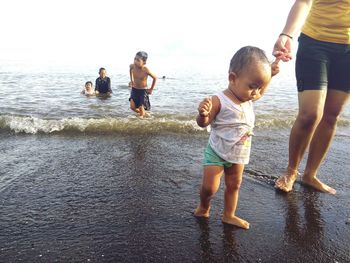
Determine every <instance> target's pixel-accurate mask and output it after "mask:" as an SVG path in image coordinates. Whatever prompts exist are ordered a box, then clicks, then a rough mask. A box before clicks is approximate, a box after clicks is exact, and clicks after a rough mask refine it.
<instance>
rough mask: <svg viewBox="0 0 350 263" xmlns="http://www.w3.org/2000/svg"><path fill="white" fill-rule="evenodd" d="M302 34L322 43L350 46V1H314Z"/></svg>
mask: <svg viewBox="0 0 350 263" xmlns="http://www.w3.org/2000/svg"><path fill="white" fill-rule="evenodd" d="M301 32H303V33H304V34H305V35H308V36H309V37H312V38H314V39H317V40H320V41H326V42H332V43H340V44H350V0H314V1H313V4H312V7H311V10H310V13H309V15H308V17H307V19H306V21H305V24H304V26H303V28H302V29H301Z"/></svg>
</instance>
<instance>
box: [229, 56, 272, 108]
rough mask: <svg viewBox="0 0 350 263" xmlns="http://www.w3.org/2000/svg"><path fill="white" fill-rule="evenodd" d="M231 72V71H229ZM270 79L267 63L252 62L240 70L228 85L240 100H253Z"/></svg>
mask: <svg viewBox="0 0 350 263" xmlns="http://www.w3.org/2000/svg"><path fill="white" fill-rule="evenodd" d="M230 74H233V73H230ZM270 81H271V67H270V65H269V64H262V63H259V64H252V65H250V66H248V67H247V68H246V69H244V70H242V72H241V73H240V74H238V75H237V77H236V78H235V80H234V82H233V83H231V81H230V85H231V86H232V87H231V88H232V89H234V91H235V93H236V94H237V96H238V97H239V98H240V99H241V100H242V101H249V100H254V99H255V98H256V97H260V92H261V91H262V90H264V89H265V88H266V87H267V85H269V83H270Z"/></svg>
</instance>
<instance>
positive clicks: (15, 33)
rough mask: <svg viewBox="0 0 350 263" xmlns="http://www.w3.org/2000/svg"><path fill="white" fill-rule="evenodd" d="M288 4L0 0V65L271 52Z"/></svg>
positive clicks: (275, 0)
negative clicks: (140, 54) (254, 49)
mask: <svg viewBox="0 0 350 263" xmlns="http://www.w3.org/2000/svg"><path fill="white" fill-rule="evenodd" d="M293 2H294V0H266V1H263V0H241V1H236V0H173V1H168V0H162V1H161V0H144V1H141V0H104V1H103V0H1V1H0V34H1V40H0V61H1V60H29V61H33V63H34V62H35V61H54V62H55V63H86V62H88V63H92V64H99V65H101V64H104V63H110V62H111V61H114V62H115V63H118V61H126V60H128V61H130V62H132V59H133V56H134V55H135V53H136V52H137V51H139V50H145V51H147V52H148V53H149V54H150V57H151V56H153V57H155V56H165V55H167V56H170V57H174V58H176V57H181V56H207V55H208V56H226V57H227V60H229V58H230V57H231V56H232V55H233V52H234V51H235V50H236V49H238V48H239V47H241V46H244V45H256V46H259V47H261V48H263V49H264V50H265V51H266V52H267V53H268V54H271V51H272V46H273V44H274V42H275V40H276V38H277V36H278V34H279V33H280V32H281V30H282V28H283V26H284V23H285V21H286V18H287V15H288V11H289V9H290V7H291V5H292V4H293Z"/></svg>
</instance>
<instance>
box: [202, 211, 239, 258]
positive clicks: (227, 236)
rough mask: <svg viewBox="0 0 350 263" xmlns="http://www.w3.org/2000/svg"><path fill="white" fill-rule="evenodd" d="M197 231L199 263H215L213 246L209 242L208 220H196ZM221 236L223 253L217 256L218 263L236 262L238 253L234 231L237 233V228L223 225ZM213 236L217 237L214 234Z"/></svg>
mask: <svg viewBox="0 0 350 263" xmlns="http://www.w3.org/2000/svg"><path fill="white" fill-rule="evenodd" d="M196 220H197V223H198V226H199V229H200V236H199V246H200V251H201V254H200V256H201V260H200V262H217V260H216V259H217V258H216V256H215V253H214V249H213V245H212V244H211V242H210V226H209V220H208V219H206V218H196ZM222 228H223V235H222V243H223V246H222V249H223V251H222V252H220V253H219V255H217V256H218V257H219V258H220V260H219V261H224V262H225V261H226V260H229V261H232V260H234V261H235V260H238V259H239V258H240V255H239V252H238V245H237V242H236V238H235V231H237V227H235V226H231V225H227V224H223V225H222ZM214 235H217V234H215V233H214Z"/></svg>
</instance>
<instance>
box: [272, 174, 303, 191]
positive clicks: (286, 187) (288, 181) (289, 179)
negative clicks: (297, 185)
mask: <svg viewBox="0 0 350 263" xmlns="http://www.w3.org/2000/svg"><path fill="white" fill-rule="evenodd" d="M298 175H299V173H298V171H297V170H291V169H287V171H286V172H285V173H284V174H283V175H281V176H280V177H278V178H277V180H276V183H275V187H276V188H278V189H280V190H282V191H284V192H287V193H288V192H290V191H292V189H293V185H294V182H295V180H296V179H297V178H298Z"/></svg>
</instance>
